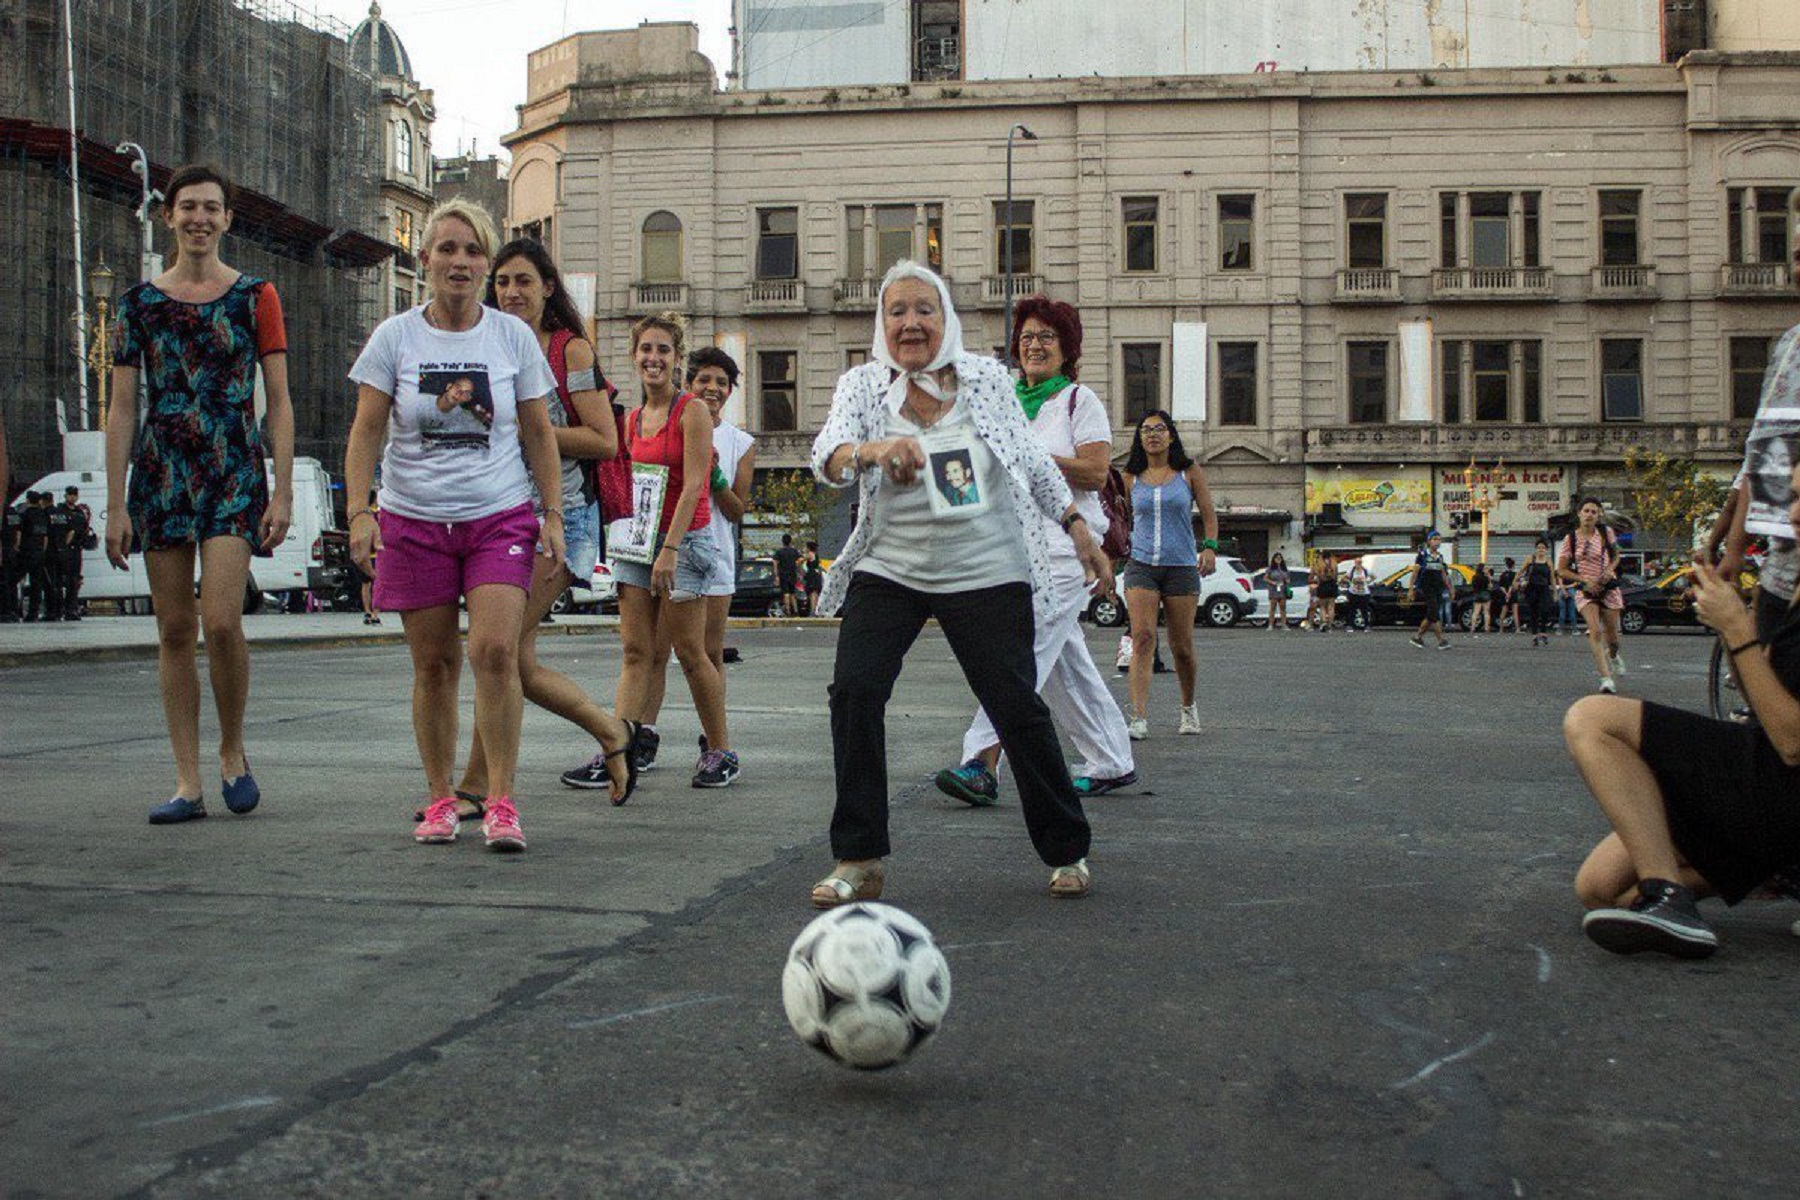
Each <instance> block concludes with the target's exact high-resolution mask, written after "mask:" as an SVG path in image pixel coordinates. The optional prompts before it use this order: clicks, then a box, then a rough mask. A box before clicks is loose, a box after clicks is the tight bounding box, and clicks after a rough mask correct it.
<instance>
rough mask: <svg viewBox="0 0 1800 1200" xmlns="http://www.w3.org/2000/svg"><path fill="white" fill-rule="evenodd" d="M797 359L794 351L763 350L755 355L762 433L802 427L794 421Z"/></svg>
mask: <svg viewBox="0 0 1800 1200" xmlns="http://www.w3.org/2000/svg"><path fill="white" fill-rule="evenodd" d="M796 357H797V356H796V355H795V353H794V352H793V351H792V350H763V351H759V352H758V353H757V355H756V373H757V378H758V379H759V380H761V382H762V426H761V432H763V433H792V432H794V430H795V429H797V428H799V427H798V426H797V425H796V424H795V421H794V417H795V403H794V399H795V395H796V389H795V382H794V360H795V358H796Z"/></svg>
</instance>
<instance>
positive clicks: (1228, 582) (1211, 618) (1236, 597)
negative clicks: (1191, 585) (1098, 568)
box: [1087, 556, 1252, 629]
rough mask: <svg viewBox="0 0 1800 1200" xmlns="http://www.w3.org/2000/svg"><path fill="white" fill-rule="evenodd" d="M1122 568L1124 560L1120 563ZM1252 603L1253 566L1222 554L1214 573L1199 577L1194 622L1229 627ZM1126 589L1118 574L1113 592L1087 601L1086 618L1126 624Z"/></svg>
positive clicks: (1100, 622)
mask: <svg viewBox="0 0 1800 1200" xmlns="http://www.w3.org/2000/svg"><path fill="white" fill-rule="evenodd" d="M1117 567H1118V570H1119V571H1121V572H1123V571H1124V569H1125V564H1124V562H1123V560H1121V561H1120V562H1119V563H1118V564H1117ZM1251 607H1252V595H1251V591H1250V568H1248V567H1246V566H1245V565H1244V564H1243V561H1242V560H1241V559H1236V558H1225V557H1223V556H1221V557H1219V558H1218V559H1217V560H1216V562H1215V565H1214V567H1213V573H1212V574H1211V575H1202V576H1201V577H1200V607H1199V609H1198V611H1197V612H1196V613H1195V614H1194V621H1195V624H1201V625H1211V626H1212V627H1213V628H1215V629H1229V628H1230V627H1231V626H1233V625H1236V624H1237V623H1238V622H1239V621H1240V620H1242V619H1243V617H1244V615H1245V614H1246V613H1248V612H1249V611H1250V609H1251ZM1125 615H1126V614H1125V592H1124V577H1123V575H1122V574H1121V575H1119V576H1115V578H1114V591H1113V595H1112V596H1110V597H1108V596H1096V597H1094V599H1093V600H1091V601H1089V602H1088V610H1087V619H1088V620H1089V621H1092V622H1093V623H1094V624H1095V625H1099V626H1101V627H1102V628H1108V629H1116V628H1118V627H1119V626H1121V625H1123V624H1125Z"/></svg>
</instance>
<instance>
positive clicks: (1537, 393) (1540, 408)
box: [1519, 342, 1544, 425]
mask: <svg viewBox="0 0 1800 1200" xmlns="http://www.w3.org/2000/svg"><path fill="white" fill-rule="evenodd" d="M1519 419H1520V420H1521V421H1523V422H1525V423H1526V424H1527V425H1537V424H1541V423H1542V422H1543V420H1544V348H1543V345H1542V344H1541V343H1539V342H1520V343H1519Z"/></svg>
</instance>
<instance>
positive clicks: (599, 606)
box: [550, 559, 619, 615]
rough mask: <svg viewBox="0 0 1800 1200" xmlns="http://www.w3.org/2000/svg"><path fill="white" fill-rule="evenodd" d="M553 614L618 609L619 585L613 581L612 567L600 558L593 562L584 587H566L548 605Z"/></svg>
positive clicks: (615, 610)
mask: <svg viewBox="0 0 1800 1200" xmlns="http://www.w3.org/2000/svg"><path fill="white" fill-rule="evenodd" d="M550 611H551V612H552V613H553V614H558V615H560V614H562V613H565V612H603V613H605V612H617V611H619V585H618V584H617V583H615V582H614V581H613V575H612V568H611V567H609V566H607V565H606V560H605V559H601V560H599V561H598V562H596V563H595V564H594V574H593V576H592V577H591V578H590V579H589V580H588V585H587V587H585V588H579V587H571V588H568V589H566V590H565V591H564V592H563V594H562V595H560V596H558V597H557V598H556V599H555V600H554V601H553V602H552V603H551V605H550Z"/></svg>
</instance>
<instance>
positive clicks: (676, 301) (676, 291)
mask: <svg viewBox="0 0 1800 1200" xmlns="http://www.w3.org/2000/svg"><path fill="white" fill-rule="evenodd" d="M687 306H688V285H687V284H685V283H634V284H632V285H631V308H632V311H633V312H648V311H649V310H651V309H656V308H673V309H685V308H686V307H687Z"/></svg>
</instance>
